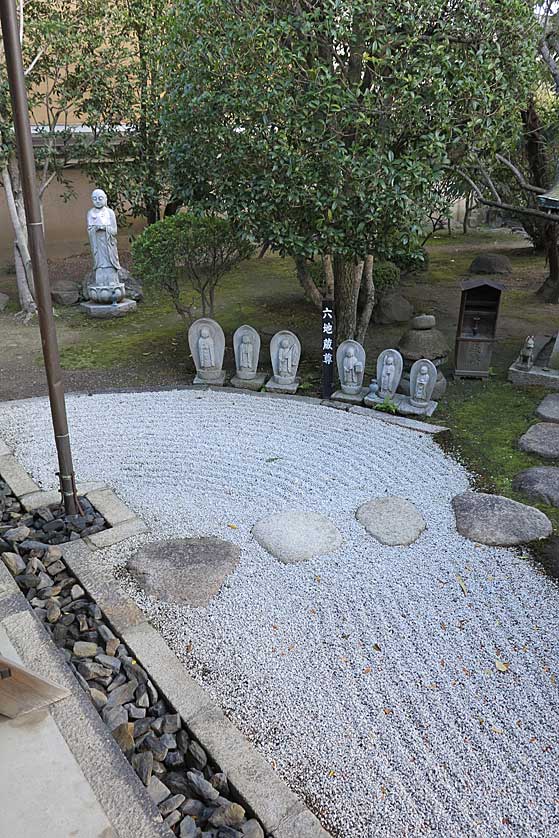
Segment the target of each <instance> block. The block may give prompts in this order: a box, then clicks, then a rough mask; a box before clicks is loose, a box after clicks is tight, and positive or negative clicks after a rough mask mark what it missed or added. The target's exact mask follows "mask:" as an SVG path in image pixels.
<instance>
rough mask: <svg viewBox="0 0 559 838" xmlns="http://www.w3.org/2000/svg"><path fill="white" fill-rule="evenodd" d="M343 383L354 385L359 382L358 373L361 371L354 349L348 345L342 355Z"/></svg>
mask: <svg viewBox="0 0 559 838" xmlns="http://www.w3.org/2000/svg"><path fill="white" fill-rule="evenodd" d="M343 369H344V384H347V385H349V386H355V385H356V384H360V381H359V373H360V372H362V369H363V368H362V365H361V362H360V361H359V358H357V356H356V355H355V349H354V348H353V347H352V346H350V347H349V348H348V350H347V352H346V353H345V356H344V363H343Z"/></svg>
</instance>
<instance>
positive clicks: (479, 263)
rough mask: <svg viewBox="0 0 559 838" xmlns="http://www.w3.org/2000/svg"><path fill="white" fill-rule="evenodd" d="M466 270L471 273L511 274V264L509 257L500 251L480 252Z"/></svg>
mask: <svg viewBox="0 0 559 838" xmlns="http://www.w3.org/2000/svg"><path fill="white" fill-rule="evenodd" d="M468 271H469V273H471V274H511V273H512V265H511V262H510V259H508V258H507V257H506V256H503V255H502V254H501V253H480V254H479V256H476V258H475V259H474V261H473V262H472V264H471V265H470V267H469V268H468Z"/></svg>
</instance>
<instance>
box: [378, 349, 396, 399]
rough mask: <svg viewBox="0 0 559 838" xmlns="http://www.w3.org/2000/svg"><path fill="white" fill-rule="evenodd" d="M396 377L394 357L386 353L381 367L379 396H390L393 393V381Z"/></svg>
mask: <svg viewBox="0 0 559 838" xmlns="http://www.w3.org/2000/svg"><path fill="white" fill-rule="evenodd" d="M395 377H396V367H395V366H394V356H393V355H392V353H388V355H387V356H386V358H385V359H384V364H383V366H382V374H381V379H380V394H381V396H390V395H392V393H393V392H394V389H395V388H394V386H393V385H394V379H395Z"/></svg>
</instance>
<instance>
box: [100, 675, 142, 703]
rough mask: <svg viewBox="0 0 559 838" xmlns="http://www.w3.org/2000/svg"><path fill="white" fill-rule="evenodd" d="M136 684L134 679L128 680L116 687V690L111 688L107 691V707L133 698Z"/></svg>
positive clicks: (127, 701)
mask: <svg viewBox="0 0 559 838" xmlns="http://www.w3.org/2000/svg"><path fill="white" fill-rule="evenodd" d="M137 686H138V684H137V683H136V681H128V682H127V683H126V684H122V685H121V686H120V687H117V688H116V690H112V691H111V692H110V693H109V698H108V701H107V707H115V706H116V705H118V704H129V703H130V702H131V701H132V699H133V698H134V692H135V690H136V687H137Z"/></svg>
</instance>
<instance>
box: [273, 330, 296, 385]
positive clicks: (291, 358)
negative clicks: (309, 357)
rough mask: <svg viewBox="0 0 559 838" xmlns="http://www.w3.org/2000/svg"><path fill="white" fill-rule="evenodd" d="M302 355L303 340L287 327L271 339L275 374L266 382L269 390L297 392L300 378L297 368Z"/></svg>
mask: <svg viewBox="0 0 559 838" xmlns="http://www.w3.org/2000/svg"><path fill="white" fill-rule="evenodd" d="M300 357H301V342H300V340H299V338H298V337H297V335H294V334H293V332H290V331H288V330H287V329H285V330H283V331H281V332H277V333H276V334H275V335H274V337H273V338H272V340H271V341H270V358H271V361H272V369H273V371H274V374H273V376H272V378H270V380H269V381H268V383H267V384H266V389H267V390H276V391H278V392H280V393H295V392H296V391H297V388H298V386H299V382H300V379H299V378H297V369H298V367H299V359H300Z"/></svg>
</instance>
